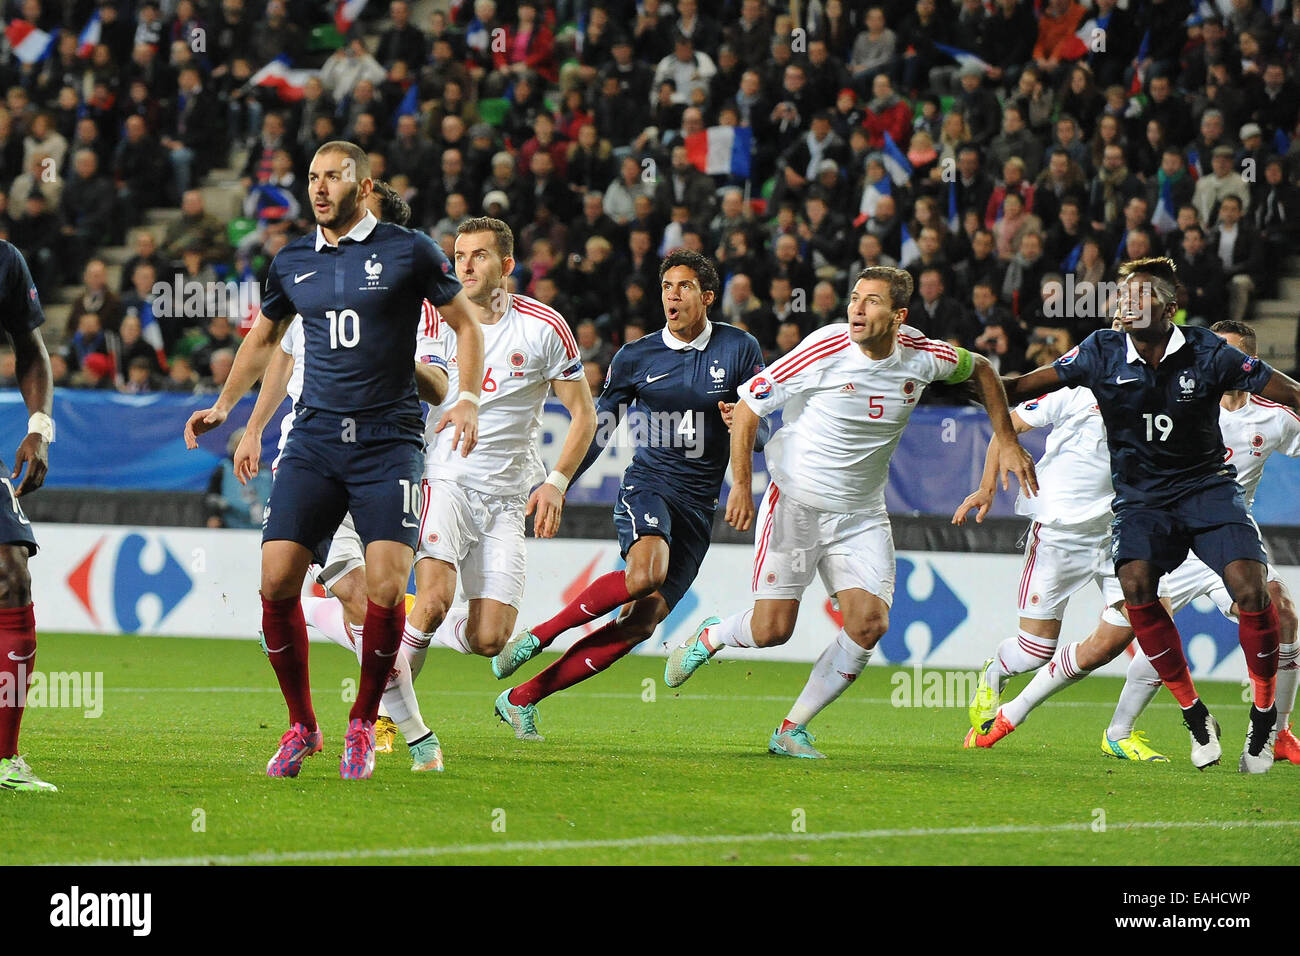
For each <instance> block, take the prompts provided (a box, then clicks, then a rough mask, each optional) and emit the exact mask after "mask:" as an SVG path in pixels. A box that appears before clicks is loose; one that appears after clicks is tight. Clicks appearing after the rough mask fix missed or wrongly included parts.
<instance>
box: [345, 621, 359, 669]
mask: <svg viewBox="0 0 1300 956" xmlns="http://www.w3.org/2000/svg"><path fill="white" fill-rule="evenodd" d="M346 627H347V629H348V633H349V634H351V635H352V641H351V643H349V644H345V645H344V647H346V648H348V649H349V650H351V651H355V652H356V655H357V663H358V664H359V663H361V632H362V630H363V628H362V626H361V625H360V624H348V625H346Z"/></svg>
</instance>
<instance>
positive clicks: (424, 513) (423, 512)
mask: <svg viewBox="0 0 1300 956" xmlns="http://www.w3.org/2000/svg"><path fill="white" fill-rule="evenodd" d="M420 486H421V488H422V489H423V491H424V503H423V504H422V505H420V540H419V541H417V542H416V544H415V550H416V551H419V550H420V546H421V545H422V544H423V543H424V522H425V519H426V518H428V517H429V479H428V478H423V479H421V481H420Z"/></svg>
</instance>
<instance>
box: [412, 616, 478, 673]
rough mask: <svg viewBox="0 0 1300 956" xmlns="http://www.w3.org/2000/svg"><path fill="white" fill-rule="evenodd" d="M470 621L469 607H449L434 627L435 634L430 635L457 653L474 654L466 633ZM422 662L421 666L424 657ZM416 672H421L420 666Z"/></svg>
mask: <svg viewBox="0 0 1300 956" xmlns="http://www.w3.org/2000/svg"><path fill="white" fill-rule="evenodd" d="M468 621H469V608H468V607H465V606H461V607H449V608H447V616H446V617H444V618H443V619H442V623H441V624H439V625H438V626H437V627H436V628H435V629H434V631H433V634H432V635H430V636H431V637H432V638H433V639H434V640H435V641H437V642H438V643H439V644H441V645H442V646H443V647H447V648H450V649H451V650H453V651H455V652H456V653H457V654H473V653H474V652H473V651H472V650H471V649H470V646H469V637H468V636H467V635H466V633H465V627H466V625H467V623H468ZM420 664H421V666H423V665H424V661H423V659H421V661H420ZM416 673H417V674H418V673H420V671H419V669H418V668H417V669H416Z"/></svg>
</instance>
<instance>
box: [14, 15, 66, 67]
mask: <svg viewBox="0 0 1300 956" xmlns="http://www.w3.org/2000/svg"><path fill="white" fill-rule="evenodd" d="M58 32H59V31H58V30H55V31H54V33H46V32H45V31H44V30H38V29H36V25H35V24H32V23H28V22H27V21H26V20H14V21H13V22H11V23H10V24H9V25H8V26H7V27H5V39H6V40H8V41H9V45H10V46H11V47H13V51H14V56H16V57H18V62H20V63H39V62H41V60H43V59H45V58H46V57H47V56H49V55H50V50H51V49H53V47H54V38H55V36H57V35H58Z"/></svg>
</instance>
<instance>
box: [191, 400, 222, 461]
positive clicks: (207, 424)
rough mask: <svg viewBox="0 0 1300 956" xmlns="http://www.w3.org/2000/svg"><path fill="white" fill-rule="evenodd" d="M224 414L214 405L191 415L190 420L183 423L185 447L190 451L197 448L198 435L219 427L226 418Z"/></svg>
mask: <svg viewBox="0 0 1300 956" xmlns="http://www.w3.org/2000/svg"><path fill="white" fill-rule="evenodd" d="M226 414H227V413H226V412H224V411H222V410H221V409H220V408H217V407H216V406H215V405H214V406H212V407H211V408H204V409H202V410H200V411H197V412H195V413H194V414H193V415H191V416H190V420H189V421H187V422H186V423H185V447H186V448H188V449H190V450H191V451H192V450H194V449H195V448H198V447H199V436H200V435H202V434H203V433H204V432H210V431H212V429H214V428H217V427H219V426H220V425H221V423H222V422H224V421H225V420H226Z"/></svg>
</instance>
